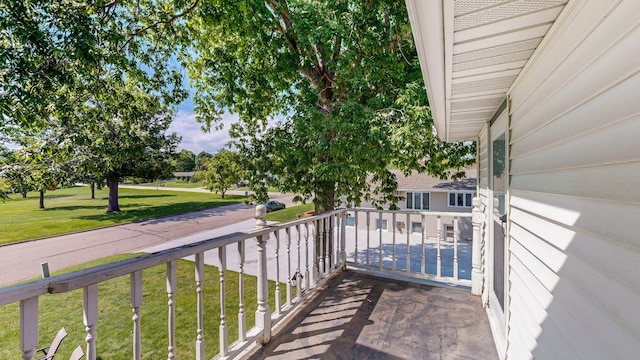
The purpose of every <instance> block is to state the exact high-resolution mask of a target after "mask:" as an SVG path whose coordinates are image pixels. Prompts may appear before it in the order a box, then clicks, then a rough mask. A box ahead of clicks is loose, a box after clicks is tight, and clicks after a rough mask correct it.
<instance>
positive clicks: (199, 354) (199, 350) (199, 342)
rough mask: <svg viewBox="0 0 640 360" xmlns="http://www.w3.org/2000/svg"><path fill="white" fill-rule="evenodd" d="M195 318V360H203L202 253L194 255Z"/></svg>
mask: <svg viewBox="0 0 640 360" xmlns="http://www.w3.org/2000/svg"><path fill="white" fill-rule="evenodd" d="M195 260H196V263H195V272H196V274H195V277H196V316H197V319H198V325H197V326H198V328H197V330H196V359H197V360H204V358H205V352H204V344H205V343H204V299H203V295H202V282H203V281H204V253H197V254H196V258H195Z"/></svg>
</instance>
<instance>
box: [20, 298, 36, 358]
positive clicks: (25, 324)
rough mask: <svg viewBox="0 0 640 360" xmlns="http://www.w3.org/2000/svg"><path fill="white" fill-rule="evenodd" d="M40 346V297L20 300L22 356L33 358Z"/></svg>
mask: <svg viewBox="0 0 640 360" xmlns="http://www.w3.org/2000/svg"><path fill="white" fill-rule="evenodd" d="M37 347H38V297H37V296H34V297H31V298H28V299H25V300H20V350H22V358H23V359H24V360H31V359H33V357H34V356H35V355H36V348H37Z"/></svg>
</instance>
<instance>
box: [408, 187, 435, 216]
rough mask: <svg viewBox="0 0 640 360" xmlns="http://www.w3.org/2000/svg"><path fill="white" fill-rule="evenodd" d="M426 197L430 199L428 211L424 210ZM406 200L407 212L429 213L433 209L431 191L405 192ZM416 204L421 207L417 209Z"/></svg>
mask: <svg viewBox="0 0 640 360" xmlns="http://www.w3.org/2000/svg"><path fill="white" fill-rule="evenodd" d="M425 195H426V197H427V199H428V201H427V208H426V209H425V208H424V198H425ZM405 198H406V202H405V208H406V209H407V210H427V211H429V210H430V209H431V192H429V191H406V192H405ZM416 199H419V200H420V201H418V202H416ZM416 204H418V206H420V207H416ZM410 205H411V206H410Z"/></svg>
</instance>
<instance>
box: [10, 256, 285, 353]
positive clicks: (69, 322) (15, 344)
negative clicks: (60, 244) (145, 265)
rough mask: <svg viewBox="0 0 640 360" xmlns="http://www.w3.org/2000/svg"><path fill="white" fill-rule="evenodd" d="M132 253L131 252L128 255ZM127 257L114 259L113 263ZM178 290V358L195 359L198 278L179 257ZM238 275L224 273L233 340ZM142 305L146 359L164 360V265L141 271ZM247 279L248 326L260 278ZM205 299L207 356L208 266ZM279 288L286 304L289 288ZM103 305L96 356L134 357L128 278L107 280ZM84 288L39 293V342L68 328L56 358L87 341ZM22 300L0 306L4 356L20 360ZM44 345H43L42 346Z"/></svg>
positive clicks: (211, 299)
mask: <svg viewBox="0 0 640 360" xmlns="http://www.w3.org/2000/svg"><path fill="white" fill-rule="evenodd" d="M129 256H130V255H129ZM126 257H128V256H127V255H121V256H115V257H111V258H109V259H108V260H109V261H115V260H119V259H123V258H126ZM104 262H105V260H104V259H102V260H99V261H96V262H91V263H87V264H84V265H82V266H80V267H82V268H83V267H88V266H93V265H97V264H100V263H104ZM177 273H178V291H177V293H176V295H175V304H176V358H178V359H181V358H184V359H187V358H191V359H193V358H195V339H196V329H197V316H196V301H197V300H196V288H195V282H194V275H193V274H194V265H193V262H190V261H187V260H179V261H178V271H177ZM238 278H239V276H238V273H235V272H233V271H227V272H226V273H225V294H226V300H225V301H226V304H225V305H226V306H225V313H226V321H227V326H228V334H229V339H230V342H233V340H234V339H236V338H237V334H238V309H239V305H238V304H239V296H238V291H237V289H238V287H239V286H238V283H239V280H238ZM142 279H143V304H142V307H141V332H142V354H143V357H142V358H143V359H150V360H152V359H153V360H155V359H161V358H166V356H167V345H168V340H167V339H168V335H167V311H168V310H167V293H166V266H164V265H159V266H156V267H152V268H149V269H147V270H144V271H143V275H142ZM244 280H245V298H244V304H245V314H246V319H247V329H250V328H251V327H253V326H254V323H255V318H254V313H255V310H256V308H257V304H256V301H257V300H256V291H257V290H256V289H257V282H256V278H255V277H253V276H248V275H245V276H244ZM202 288H203V296H204V298H205V304H204V307H205V317H204V337H205V341H206V356H207V358H212V357H213V356H215V355H216V354H217V353H218V352H219V340H218V339H219V335H218V334H219V325H220V306H219V301H220V293H219V274H218V269H217V268H216V267H213V266H205V280H204V283H203V286H202ZM284 288H285V287H284V286H281V294H282V303H283V304H284V300H285V299H284V298H285V290H284ZM98 293H99V295H98V296H99V299H98V301H99V309H100V313H99V316H98V325H97V340H96V343H97V347H98V354H100V355H99V356H98V359H102V360H106V359H131V354H132V352H131V351H132V350H131V349H132V335H131V334H132V331H133V330H132V329H133V325H132V321H131V316H132V313H131V305H130V284H129V277H127V276H125V277H120V278H116V279H112V280H109V281H105V282H103V283H101V284H100V285H99V287H98ZM274 293H275V283H274V282H269V306H270V309H271V310H272V311H273V309H274V307H275V298H274ZM82 296H83V293H82V290H81V289H80V290H75V291H72V292H69V293H64V294H53V295H52V294H46V295H43V296H41V297H40V299H39V301H40V303H39V308H40V315H39V329H40V331H39V336H40V337H39V342H38V344H43V345H44V344H47V345H48V344H49V343H50V342H51V340H52V339H53V337H54V336H55V333H56V332H57V331H58V330H59V329H60V328H61V327H63V326H64V327H65V328H66V329H67V332H68V333H69V336H67V338H66V339H65V340H64V341H63V342H62V345H61V346H60V349H59V351H58V355H57V356H56V358H58V357H60V358H61V359H68V358H69V355H70V354H71V352H72V351H73V349H75V348H76V347H77V346H78V345H83V347H84V344H85V342H84V338H85V336H86V333H85V330H84V325H83V323H82V318H83V315H82V308H83V298H82ZM19 314H20V311H19V306H18V303H14V304H10V305H6V306H2V307H0V323H1V324H2V325H3V326H2V327H0V344H2V346H0V359H19V358H20V357H21V353H20V339H19V336H20V318H19ZM39 346H42V345H39Z"/></svg>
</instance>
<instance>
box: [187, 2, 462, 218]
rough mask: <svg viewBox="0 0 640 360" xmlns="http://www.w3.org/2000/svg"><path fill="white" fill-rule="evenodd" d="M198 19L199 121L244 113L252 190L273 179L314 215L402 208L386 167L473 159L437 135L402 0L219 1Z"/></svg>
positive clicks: (194, 39)
mask: <svg viewBox="0 0 640 360" xmlns="http://www.w3.org/2000/svg"><path fill="white" fill-rule="evenodd" d="M195 15H197V16H194V17H192V18H190V20H189V21H188V25H189V30H190V32H189V37H188V38H189V40H190V44H192V45H193V49H192V50H191V51H189V52H187V53H186V55H191V56H189V58H188V59H187V63H188V69H189V71H190V75H191V76H190V77H191V79H192V82H193V85H194V86H195V87H196V88H197V89H198V92H197V94H196V97H195V101H194V102H195V104H196V111H197V112H198V119H199V120H200V121H202V122H203V123H204V124H205V126H212V127H218V126H220V124H221V118H220V114H221V113H222V112H224V111H227V110H228V111H231V112H233V113H237V114H239V116H240V121H239V122H238V123H236V124H234V125H233V126H232V128H231V134H232V136H233V137H234V139H235V140H234V142H233V144H234V146H235V147H236V148H237V149H238V150H239V151H240V152H241V153H242V154H243V155H245V159H246V161H247V164H246V165H245V166H246V167H247V169H249V170H251V171H252V172H253V175H252V176H250V177H249V179H248V180H250V182H251V185H252V186H253V187H254V188H255V187H256V186H259V185H260V184H262V180H263V179H265V178H267V179H270V180H271V182H272V183H274V184H276V185H278V186H279V187H280V189H282V190H285V191H291V192H295V193H297V194H299V195H301V197H302V198H305V199H309V198H314V202H315V203H316V208H317V210H326V209H332V208H333V207H334V206H335V201H336V200H337V199H339V198H340V196H341V195H344V196H346V197H347V200H348V201H350V202H356V203H357V202H359V201H360V199H361V198H365V199H370V200H374V201H378V202H379V203H380V204H382V203H391V204H394V203H395V202H397V201H398V198H397V197H396V196H395V195H394V190H395V188H396V186H397V183H396V179H395V178H394V176H393V175H392V174H391V173H390V172H389V171H388V169H389V167H391V166H393V167H398V168H401V169H402V170H405V171H409V170H411V169H419V170H423V171H429V172H431V173H432V174H435V175H437V176H441V177H445V176H449V175H453V176H454V177H456V176H461V174H460V172H458V171H456V169H460V167H462V166H463V165H465V164H467V163H469V162H472V161H473V157H472V156H469V154H470V153H471V152H472V151H473V150H474V147H473V145H469V146H467V145H464V144H453V145H448V144H443V143H441V142H440V141H439V140H438V139H437V137H436V136H435V134H434V131H433V124H432V120H431V117H430V113H429V109H428V106H427V101H426V96H425V91H424V86H423V85H422V80H421V74H420V67H419V63H418V59H417V55H416V51H415V47H414V44H413V40H412V36H411V28H410V26H409V23H408V17H407V11H406V8H405V5H404V3H403V2H398V1H394V0H369V1H349V0H342V1H335V0H320V1H306V0H288V1H279V0H267V1H258V0H254V1H235V0H220V1H215V2H213V1H211V2H203V4H202V6H201V7H200V9H199V11H197V13H196V14H195ZM271 119H280V121H279V122H278V124H277V125H276V126H273V127H269V126H267V122H268V121H269V120H271ZM450 169H454V170H453V171H450ZM259 194H260V195H262V196H263V197H264V195H266V193H265V192H264V191H260V192H259Z"/></svg>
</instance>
